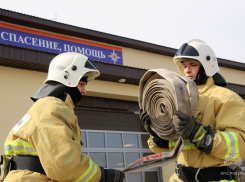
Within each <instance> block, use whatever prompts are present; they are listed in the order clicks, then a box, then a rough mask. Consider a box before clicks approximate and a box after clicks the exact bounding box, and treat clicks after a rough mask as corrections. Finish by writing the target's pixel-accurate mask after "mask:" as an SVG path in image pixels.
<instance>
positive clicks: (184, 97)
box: [122, 69, 199, 173]
mask: <svg viewBox="0 0 245 182" xmlns="http://www.w3.org/2000/svg"><path fill="white" fill-rule="evenodd" d="M188 90H189V92H188ZM198 97H199V95H198V91H197V87H196V84H195V82H194V81H192V80H190V79H188V78H186V77H183V76H180V75H179V74H177V73H175V72H172V71H169V70H166V69H152V70H148V71H147V72H146V73H145V74H144V76H143V77H142V78H141V80H140V84H139V107H140V109H143V110H144V111H146V112H147V113H148V115H149V117H150V118H151V125H150V127H151V129H152V130H153V131H154V132H155V133H156V134H157V135H158V136H159V137H160V138H162V139H164V140H172V139H174V138H176V137H178V135H177V133H176V132H175V130H174V128H173V127H172V118H173V115H174V112H175V111H176V110H180V111H181V112H183V113H184V114H186V115H188V116H190V117H191V116H192V115H193V112H194V110H195V108H196V106H197V103H198ZM184 145H185V140H184V139H183V138H182V137H179V139H178V141H177V143H176V145H175V148H174V149H173V150H172V151H170V152H162V153H158V154H154V155H149V156H146V157H142V158H140V159H137V160H136V161H134V162H133V163H131V164H129V165H128V166H127V167H126V168H124V169H123V170H122V171H123V172H125V173H138V172H141V171H145V170H149V169H152V168H156V167H161V166H164V165H167V164H169V163H171V162H174V161H176V160H177V158H178V156H179V154H180V152H181V150H182V148H183V146H184ZM141 162H142V164H141ZM146 162H147V163H146ZM136 164H138V165H137V166H136V167H133V166H135V165H136Z"/></svg>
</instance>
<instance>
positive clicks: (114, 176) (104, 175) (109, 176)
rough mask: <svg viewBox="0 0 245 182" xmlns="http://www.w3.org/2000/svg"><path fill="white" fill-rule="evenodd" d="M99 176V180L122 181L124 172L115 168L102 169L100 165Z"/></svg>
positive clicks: (108, 181)
mask: <svg viewBox="0 0 245 182" xmlns="http://www.w3.org/2000/svg"><path fill="white" fill-rule="evenodd" d="M100 170H101V178H100V181H99V182H123V180H124V178H125V174H124V173H123V172H121V171H119V170H115V169H104V168H103V167H101V166H100Z"/></svg>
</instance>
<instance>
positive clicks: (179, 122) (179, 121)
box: [173, 111, 200, 139]
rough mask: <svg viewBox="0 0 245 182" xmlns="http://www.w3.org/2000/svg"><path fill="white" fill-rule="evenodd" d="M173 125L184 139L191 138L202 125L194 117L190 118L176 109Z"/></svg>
mask: <svg viewBox="0 0 245 182" xmlns="http://www.w3.org/2000/svg"><path fill="white" fill-rule="evenodd" d="M173 127H174V129H175V131H176V133H178V134H179V135H180V136H182V137H183V138H184V139H191V138H192V137H193V135H195V134H196V132H197V130H198V129H199V127H200V124H198V123H197V122H196V120H195V118H194V117H192V118H190V117H189V116H187V115H186V114H184V113H182V112H181V111H176V112H175V114H174V116H173Z"/></svg>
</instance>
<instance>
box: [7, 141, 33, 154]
mask: <svg viewBox="0 0 245 182" xmlns="http://www.w3.org/2000/svg"><path fill="white" fill-rule="evenodd" d="M4 153H5V155H10V154H28V155H35V156H37V153H36V151H35V150H34V148H33V146H32V144H30V143H28V142H15V141H12V142H5V143H4Z"/></svg>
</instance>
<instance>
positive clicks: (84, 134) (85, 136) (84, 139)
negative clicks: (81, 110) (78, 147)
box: [82, 132, 87, 148]
mask: <svg viewBox="0 0 245 182" xmlns="http://www.w3.org/2000/svg"><path fill="white" fill-rule="evenodd" d="M82 142H83V144H84V146H82V147H83V148H87V134H86V132H82Z"/></svg>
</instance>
